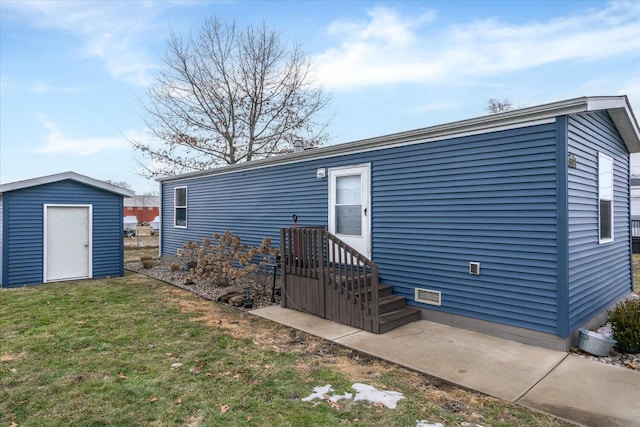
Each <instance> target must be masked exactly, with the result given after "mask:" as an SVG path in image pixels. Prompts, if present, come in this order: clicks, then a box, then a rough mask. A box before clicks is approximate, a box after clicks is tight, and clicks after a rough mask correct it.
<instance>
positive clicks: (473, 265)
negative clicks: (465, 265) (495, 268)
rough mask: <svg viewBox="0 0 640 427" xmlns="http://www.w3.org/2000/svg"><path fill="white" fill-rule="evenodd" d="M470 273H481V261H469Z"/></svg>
mask: <svg viewBox="0 0 640 427" xmlns="http://www.w3.org/2000/svg"><path fill="white" fill-rule="evenodd" d="M469 274H476V275H477V274H480V263H479V262H470V263H469Z"/></svg>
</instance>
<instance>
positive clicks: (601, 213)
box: [598, 153, 613, 243]
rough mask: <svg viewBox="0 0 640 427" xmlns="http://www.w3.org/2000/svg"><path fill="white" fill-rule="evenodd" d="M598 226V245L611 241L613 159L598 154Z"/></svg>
mask: <svg viewBox="0 0 640 427" xmlns="http://www.w3.org/2000/svg"><path fill="white" fill-rule="evenodd" d="M598 225H599V229H600V243H606V242H611V241H613V159H612V158H611V157H609V156H607V155H606V154H602V153H600V154H598Z"/></svg>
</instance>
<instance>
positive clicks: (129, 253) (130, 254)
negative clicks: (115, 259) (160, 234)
mask: <svg viewBox="0 0 640 427" xmlns="http://www.w3.org/2000/svg"><path fill="white" fill-rule="evenodd" d="M143 255H150V256H152V257H157V256H158V247H157V246H156V247H155V248H154V247H139V248H137V247H125V248H124V262H131V261H140V257H141V256H143Z"/></svg>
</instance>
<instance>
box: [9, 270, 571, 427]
mask: <svg viewBox="0 0 640 427" xmlns="http://www.w3.org/2000/svg"><path fill="white" fill-rule="evenodd" d="M0 319H2V321H1V322H0V426H4V425H6V426H10V425H11V426H16V425H18V426H21V427H22V426H39V427H41V426H54V425H65V426H66V425H73V426H110V425H113V426H134V425H139V426H140V425H153V426H198V425H201V426H214V425H215V426H218V425H224V426H236V425H237V426H240V425H256V426H331V425H360V426H373V425H390V426H391V425H394V426H396V425H397V426H415V425H416V420H428V421H429V422H431V423H436V422H440V423H443V424H445V425H447V426H449V425H456V426H457V425H460V423H462V422H463V421H467V422H469V423H471V425H476V424H481V425H489V424H490V425H494V426H499V425H504V426H507V425H508V426H514V425H521V426H531V425H540V426H556V425H567V424H564V423H562V422H560V421H558V420H556V419H554V418H552V417H549V416H546V415H542V414H540V413H536V412H534V411H530V410H528V409H525V408H522V407H519V406H516V405H512V404H510V403H508V402H505V401H501V400H499V399H494V398H489V397H486V396H482V395H479V394H476V393H470V392H467V391H464V390H461V389H457V388H455V387H452V386H450V385H447V384H443V383H442V382H440V381H438V380H436V379H433V378H428V377H426V376H423V375H420V374H417V373H415V372H411V371H408V370H405V369H402V368H399V367H397V366H395V365H392V364H389V363H386V362H382V361H379V360H375V359H371V358H368V357H366V356H363V355H360V354H356V353H354V352H352V351H350V350H347V349H344V348H341V347H339V346H336V345H334V344H331V343H327V342H325V341H322V340H320V339H318V338H315V337H311V336H308V335H306V334H302V333H300V332H297V331H294V330H291V329H288V328H286V327H284V326H280V325H274V324H273V323H271V322H268V321H266V320H263V319H259V318H256V317H254V316H251V315H247V314H246V313H243V312H240V311H236V310H232V309H228V308H225V307H221V306H219V305H216V304H214V303H211V302H209V301H204V300H202V299H200V298H198V297H196V296H194V295H192V294H190V293H188V292H185V291H182V290H179V289H176V288H173V287H171V286H168V285H166V284H163V283H161V282H158V281H155V280H153V279H150V278H147V277H145V276H141V275H137V274H132V273H128V274H127V275H126V276H125V277H124V278H116V279H106V280H87V281H79V282H66V283H52V284H47V285H41V286H32V287H26V288H20V289H2V290H0ZM178 364H180V365H178ZM172 366H173V367H172ZM354 382H362V383H365V384H370V385H372V386H375V387H378V388H380V389H387V390H396V391H400V392H402V393H404V395H405V396H406V398H405V399H404V400H401V401H400V403H399V405H398V408H397V409H389V408H386V407H377V406H374V405H372V404H369V403H366V402H353V401H340V402H339V404H338V405H333V406H332V405H330V404H329V402H328V401H322V402H321V401H314V402H303V401H301V398H302V397H305V396H308V395H309V394H311V392H312V390H313V388H314V387H316V386H321V385H324V384H327V383H330V384H332V385H333V386H334V388H335V389H336V392H337V393H340V394H343V393H345V392H349V391H352V390H350V387H351V384H353V383H354Z"/></svg>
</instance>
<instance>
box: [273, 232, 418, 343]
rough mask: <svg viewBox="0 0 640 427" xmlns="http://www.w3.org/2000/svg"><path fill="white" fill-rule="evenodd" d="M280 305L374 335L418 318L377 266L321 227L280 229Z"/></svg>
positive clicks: (415, 310) (416, 311)
mask: <svg viewBox="0 0 640 427" xmlns="http://www.w3.org/2000/svg"><path fill="white" fill-rule="evenodd" d="M280 255H281V267H282V291H283V292H282V306H283V307H288V308H293V309H295V310H299V311H303V312H306V313H310V314H313V315H315V316H318V317H322V318H324V319H328V320H332V321H334V322H338V323H342V324H344V325H349V326H353V327H356V328H360V329H364V330H366V331H370V332H374V333H383V332H386V331H388V330H391V329H393V328H396V327H398V326H401V325H404V324H406V323H409V322H412V321H414V320H419V319H420V312H419V311H418V310H417V309H415V308H410V307H407V306H406V304H405V298H403V297H399V296H396V295H393V294H392V288H391V286H386V285H381V284H380V283H379V278H378V266H377V265H376V264H375V263H373V262H372V261H371V260H370V259H368V258H367V257H365V256H364V255H362V254H361V253H359V252H358V251H356V250H355V249H353V248H352V247H351V246H349V245H347V244H346V243H345V242H343V241H342V240H340V239H339V238H337V237H336V236H335V235H333V234H331V233H329V232H328V231H327V230H325V229H324V228H323V227H301V228H283V229H281V230H280Z"/></svg>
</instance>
